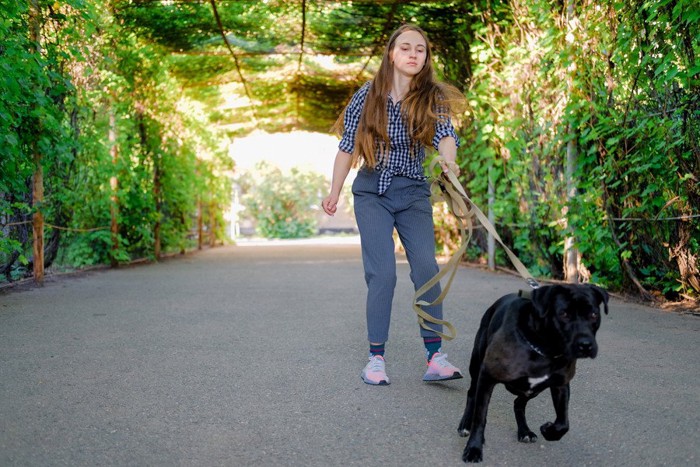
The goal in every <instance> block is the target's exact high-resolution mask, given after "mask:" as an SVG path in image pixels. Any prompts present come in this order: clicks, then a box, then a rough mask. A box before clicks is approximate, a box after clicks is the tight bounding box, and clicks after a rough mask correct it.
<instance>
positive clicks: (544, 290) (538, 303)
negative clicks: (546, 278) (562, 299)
mask: <svg viewBox="0 0 700 467" xmlns="http://www.w3.org/2000/svg"><path fill="white" fill-rule="evenodd" d="M559 288H560V287H559V286H558V285H545V286H543V287H538V288H536V289H535V290H533V291H532V304H533V305H534V308H535V312H536V313H537V316H538V317H539V318H544V317H545V315H546V314H547V309H548V308H549V306H548V305H549V304H550V303H551V302H552V298H553V297H554V296H555V295H556V294H557V293H558V289H559Z"/></svg>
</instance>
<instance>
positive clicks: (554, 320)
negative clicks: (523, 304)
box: [532, 284, 608, 360]
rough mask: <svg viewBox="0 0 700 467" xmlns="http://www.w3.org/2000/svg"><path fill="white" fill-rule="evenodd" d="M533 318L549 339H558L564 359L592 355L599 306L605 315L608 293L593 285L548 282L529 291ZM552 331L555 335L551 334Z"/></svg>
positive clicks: (598, 324) (596, 352) (594, 350)
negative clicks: (532, 306)
mask: <svg viewBox="0 0 700 467" xmlns="http://www.w3.org/2000/svg"><path fill="white" fill-rule="evenodd" d="M532 303H533V305H534V309H535V311H534V314H535V317H536V318H537V319H539V320H541V321H540V322H541V323H543V325H544V326H543V330H544V332H546V333H547V334H549V335H550V336H549V337H550V338H556V339H558V340H559V339H560V340H561V344H562V349H561V350H562V352H563V353H564V356H565V357H566V358H567V359H571V360H573V359H575V358H595V357H596V355H597V354H598V343H597V342H596V339H595V334H596V332H597V331H598V328H599V327H600V305H601V304H603V306H604V308H603V309H604V310H605V314H608V293H607V292H606V291H605V290H603V289H601V288H600V287H597V286H595V285H588V284H585V285H573V284H567V285H550V286H544V287H540V288H538V289H535V290H534V291H533V292H532ZM552 334H554V335H552Z"/></svg>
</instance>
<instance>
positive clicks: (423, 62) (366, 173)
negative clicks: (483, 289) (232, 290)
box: [322, 25, 464, 385]
mask: <svg viewBox="0 0 700 467" xmlns="http://www.w3.org/2000/svg"><path fill="white" fill-rule="evenodd" d="M463 100H464V97H463V96H462V94H461V93H460V92H459V91H458V90H457V89H456V88H454V87H453V86H450V85H447V84H446V83H441V82H438V81H437V80H436V79H435V76H434V71H433V67H432V61H431V51H430V44H429V42H428V39H427V37H426V35H425V32H424V31H423V30H421V29H420V28H419V27H417V26H414V25H403V26H401V27H400V28H399V29H397V30H396V31H395V32H394V33H393V34H392V36H391V38H390V40H389V43H388V44H387V46H386V49H385V50H384V56H383V58H382V62H381V65H380V67H379V71H378V72H377V74H376V76H375V77H374V79H373V80H372V81H370V82H368V83H366V84H365V85H364V86H362V87H361V88H360V89H359V90H358V91H357V92H356V93H355V95H354V96H353V97H352V99H351V100H350V103H349V104H348V106H347V107H346V108H345V111H344V112H343V114H342V115H341V116H340V117H339V119H338V122H337V123H336V126H337V127H338V129H339V130H341V132H342V139H341V141H340V143H339V145H338V147H339V150H338V153H337V155H336V157H335V163H334V166H333V180H332V184H331V190H330V194H329V195H328V196H327V197H326V198H325V199H324V200H323V202H322V207H323V210H324V211H325V212H326V214H328V215H330V216H332V215H334V214H335V212H336V209H337V204H338V198H339V196H340V192H341V189H342V187H343V183H345V179H346V178H347V175H348V172H349V171H350V168H351V167H353V166H356V165H359V166H360V170H359V171H358V174H357V177H356V178H355V181H354V182H353V185H352V192H353V197H354V206H355V218H356V221H357V226H358V228H359V231H360V239H361V245H362V262H363V265H364V270H365V281H366V282H367V289H368V290H367V333H368V339H369V344H370V345H369V348H370V350H369V352H370V354H369V363H367V365H366V366H365V368H364V370H363V371H362V374H361V376H362V379H363V381H364V382H365V383H367V384H377V385H385V384H389V377H388V376H387V374H386V367H385V361H384V346H385V343H386V341H387V340H388V338H389V322H390V318H391V303H392V299H393V296H394V287H395V285H396V258H395V255H394V240H393V236H392V235H393V231H394V228H396V230H397V232H398V234H399V238H400V240H401V243H402V245H403V246H404V248H405V251H406V257H407V259H408V263H409V265H410V269H411V273H410V277H411V280H412V282H413V285H414V287H415V288H416V290H417V289H418V288H420V287H421V286H422V285H423V284H425V283H426V282H428V281H429V280H430V279H431V278H432V277H433V276H434V275H435V274H436V273H437V272H438V265H437V261H436V260H435V237H434V226H433V217H432V216H433V211H432V206H431V204H430V188H429V185H428V182H427V179H426V176H425V173H424V170H423V161H424V159H425V146H428V145H432V146H433V147H435V148H436V149H437V150H438V152H439V154H440V155H441V156H443V157H444V158H445V161H446V162H445V161H444V162H441V164H442V167H443V170H447V167H448V165H449V166H450V167H451V168H452V170H453V171H455V172H457V173H458V170H459V169H458V167H457V165H456V164H455V162H454V161H455V157H456V154H457V145H458V137H457V135H456V133H455V131H454V128H453V126H452V123H451V120H450V114H451V113H452V110H453V107H454V105H455V104H456V103H457V102H463ZM439 295H440V284H436V285H435V286H434V287H433V288H432V289H431V290H430V291H428V292H427V293H426V294H425V295H423V297H422V299H424V300H427V301H433V300H435V299H436V298H437V297H438V296H439ZM425 310H426V311H427V312H428V313H429V314H430V315H431V316H433V317H435V318H438V319H442V306H441V305H434V306H431V307H426V308H425ZM431 329H433V330H436V331H442V329H441V326H437V325H435V326H434V327H432V328H431ZM420 333H421V336H422V337H423V340H424V344H425V349H426V357H427V363H428V368H427V371H426V373H425V376H424V377H423V380H424V381H441V380H447V379H456V378H461V377H462V374H461V372H460V370H459V369H458V368H456V367H455V366H453V365H452V364H450V363H449V362H448V361H447V358H446V357H447V355H446V354H443V353H442V352H441V339H440V337H439V336H438V335H437V334H435V333H434V332H432V331H429V330H426V329H422V328H421V330H420Z"/></svg>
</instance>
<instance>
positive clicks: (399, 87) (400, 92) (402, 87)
mask: <svg viewBox="0 0 700 467" xmlns="http://www.w3.org/2000/svg"><path fill="white" fill-rule="evenodd" d="M409 89H411V78H409V77H407V76H404V75H402V74H400V73H396V72H394V80H393V83H392V85H391V98H392V99H393V100H394V102H399V101H401V100H403V98H404V97H405V96H406V94H408V91H409Z"/></svg>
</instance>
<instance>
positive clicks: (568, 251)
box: [563, 0, 579, 284]
mask: <svg viewBox="0 0 700 467" xmlns="http://www.w3.org/2000/svg"><path fill="white" fill-rule="evenodd" d="M566 16H567V18H566V23H565V24H566V25H567V27H568V25H569V22H570V21H571V19H572V17H573V16H574V0H569V1H568V5H567V8H566ZM572 78H573V77H572V76H569V78H568V87H569V92H570V91H571V88H572V87H573V82H572V81H573V79H572ZM577 158H578V150H577V148H576V134H575V130H574V129H573V128H571V126H569V142H568V143H567V144H566V162H565V169H564V172H565V174H566V205H567V209H566V214H565V216H568V213H569V212H571V201H572V200H573V199H574V198H575V196H576V181H575V180H574V173H576V162H577ZM565 222H566V235H567V237H566V238H565V239H564V265H563V266H564V280H566V282H571V283H573V284H577V283H578V282H579V274H578V256H579V255H578V250H577V249H576V246H575V245H576V240H575V238H574V235H573V231H572V229H571V227H570V226H569V219H568V217H565Z"/></svg>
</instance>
